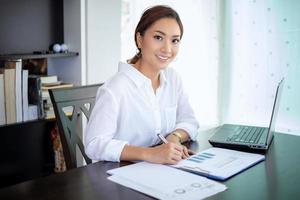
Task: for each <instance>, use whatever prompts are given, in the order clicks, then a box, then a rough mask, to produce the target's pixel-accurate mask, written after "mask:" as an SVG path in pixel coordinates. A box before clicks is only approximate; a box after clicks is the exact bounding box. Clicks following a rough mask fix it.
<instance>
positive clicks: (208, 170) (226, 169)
mask: <svg viewBox="0 0 300 200" xmlns="http://www.w3.org/2000/svg"><path fill="white" fill-rule="evenodd" d="M264 159H265V156H264V155H260V154H254V153H246V152H240V151H235V150H229V149H222V148H214V147H213V148H209V149H206V150H204V151H201V152H199V153H198V154H196V155H193V156H191V157H189V158H188V159H186V160H182V161H180V162H179V163H178V164H176V165H173V167H175V168H179V169H183V170H185V171H189V172H192V173H196V174H199V175H202V176H206V177H208V178H212V179H216V180H226V179H228V178H230V177H231V176H233V175H235V174H237V173H239V172H241V171H243V170H245V169H247V168H250V167H251V166H253V165H255V164H257V163H259V162H261V161H263V160H264Z"/></svg>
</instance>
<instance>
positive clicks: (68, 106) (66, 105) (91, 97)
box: [49, 84, 102, 170]
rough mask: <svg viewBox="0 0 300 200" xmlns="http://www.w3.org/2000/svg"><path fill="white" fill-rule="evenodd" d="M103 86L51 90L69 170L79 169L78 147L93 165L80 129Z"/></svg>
mask: <svg viewBox="0 0 300 200" xmlns="http://www.w3.org/2000/svg"><path fill="white" fill-rule="evenodd" d="M101 85H102V84H95V85H88V86H78V87H72V88H59V89H51V90H49V94H50V98H51V101H52V104H53V108H54V112H55V116H56V120H57V125H58V130H59V135H60V138H61V143H62V147H63V154H64V158H65V162H66V167H67V170H69V169H73V168H76V167H77V159H76V146H78V148H79V150H80V152H81V154H82V156H83V158H84V160H85V162H86V163H87V164H90V163H92V161H91V159H90V158H89V157H87V155H86V154H85V151H84V146H83V143H82V140H81V138H80V137H79V136H82V134H81V133H82V128H81V127H80V128H78V123H80V122H81V119H82V114H81V113H83V114H84V115H85V117H86V119H87V120H89V117H90V114H91V112H92V109H93V107H94V104H95V97H96V94H97V90H98V88H99V87H100V86H101Z"/></svg>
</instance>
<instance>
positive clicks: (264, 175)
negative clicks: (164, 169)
mask: <svg viewBox="0 0 300 200" xmlns="http://www.w3.org/2000/svg"><path fill="white" fill-rule="evenodd" d="M211 133H212V131H210V132H206V133H203V134H202V133H200V136H199V138H200V139H199V142H197V143H192V144H191V148H192V149H194V150H203V149H206V148H207V147H209V146H210V145H209V144H208V142H207V138H209V136H210V135H211ZM299 147H300V137H298V136H292V135H286V134H280V133H278V134H276V135H275V138H274V140H273V144H272V146H271V149H270V150H269V152H268V154H267V158H266V161H265V162H261V163H259V164H258V165H256V166H254V167H252V168H250V169H249V170H247V171H245V172H243V173H241V174H239V175H236V176H234V177H232V178H231V179H229V180H228V181H226V182H224V184H225V185H226V186H227V187H228V190H226V191H225V192H222V193H219V194H217V195H215V196H212V197H210V198H209V199H230V200H232V199H251V200H253V199H255V200H256V199H295V200H296V199H300V151H299ZM126 164H128V163H125V162H122V163H112V162H98V163H94V164H91V165H89V166H85V167H81V168H77V169H74V170H71V171H68V172H66V173H62V174H56V175H51V176H48V177H45V178H40V179H36V180H32V181H27V182H24V183H21V184H17V185H14V186H10V187H7V188H3V189H1V190H0V199H3V200H4V199H5V200H8V199H14V200H17V199H22V200H23V199H38V200H40V199H55V200H59V199H64V200H68V199H70V200H76V199H84V200H95V199H122V200H123V199H129V200H132V199H152V198H151V197H149V196H146V195H144V194H142V193H139V192H136V191H134V190H131V189H128V188H125V187H123V186H121V185H118V184H115V183H113V182H111V181H109V180H107V174H106V171H107V170H109V169H112V168H116V167H120V166H122V165H126Z"/></svg>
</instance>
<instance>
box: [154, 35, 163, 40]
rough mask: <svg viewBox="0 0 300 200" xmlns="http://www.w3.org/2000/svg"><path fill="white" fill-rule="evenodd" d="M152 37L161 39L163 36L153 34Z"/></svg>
mask: <svg viewBox="0 0 300 200" xmlns="http://www.w3.org/2000/svg"><path fill="white" fill-rule="evenodd" d="M154 38H155V39H157V40H162V39H163V38H162V37H161V36H159V35H155V36H154Z"/></svg>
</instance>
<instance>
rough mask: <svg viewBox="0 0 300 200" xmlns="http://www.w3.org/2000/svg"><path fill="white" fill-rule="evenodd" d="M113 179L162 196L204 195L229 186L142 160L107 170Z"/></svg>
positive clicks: (196, 196)
mask: <svg viewBox="0 0 300 200" xmlns="http://www.w3.org/2000/svg"><path fill="white" fill-rule="evenodd" d="M107 173H108V174H111V175H112V176H110V177H108V179H109V180H111V181H114V182H116V183H119V184H121V185H123V186H126V187H129V188H132V189H134V190H137V191H139V192H142V193H145V194H147V195H150V196H153V197H155V198H159V199H170V200H171V199H172V200H176V199H189V200H192V199H203V198H206V197H209V196H212V195H214V194H217V193H219V192H222V191H224V190H226V186H225V185H223V184H220V183H218V182H215V181H212V180H209V179H207V178H205V177H201V176H198V175H195V174H192V173H189V172H185V171H182V170H178V169H175V168H172V167H170V166H166V165H160V164H151V163H147V162H140V163H136V164H132V165H127V166H125V167H120V168H116V169H112V170H109V171H107Z"/></svg>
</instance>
